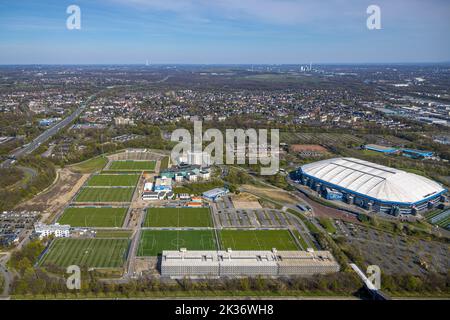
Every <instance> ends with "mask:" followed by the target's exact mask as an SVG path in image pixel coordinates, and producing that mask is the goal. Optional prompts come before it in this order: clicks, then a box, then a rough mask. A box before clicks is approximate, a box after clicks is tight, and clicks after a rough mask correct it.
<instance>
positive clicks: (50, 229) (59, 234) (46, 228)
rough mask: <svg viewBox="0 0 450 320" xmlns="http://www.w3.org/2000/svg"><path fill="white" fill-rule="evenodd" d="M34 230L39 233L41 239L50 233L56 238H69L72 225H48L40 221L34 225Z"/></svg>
mask: <svg viewBox="0 0 450 320" xmlns="http://www.w3.org/2000/svg"><path fill="white" fill-rule="evenodd" d="M34 231H35V232H36V233H37V234H38V235H39V239H43V238H45V237H48V236H50V235H53V236H55V237H56V238H67V237H69V236H70V225H68V224H59V223H55V224H49V225H47V224H43V223H40V222H39V223H36V224H35V225H34Z"/></svg>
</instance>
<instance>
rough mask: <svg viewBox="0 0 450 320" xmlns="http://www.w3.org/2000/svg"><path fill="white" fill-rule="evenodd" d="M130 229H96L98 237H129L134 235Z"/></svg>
mask: <svg viewBox="0 0 450 320" xmlns="http://www.w3.org/2000/svg"><path fill="white" fill-rule="evenodd" d="M132 233H133V232H132V231H130V230H104V229H102V230H96V231H95V237H96V238H126V239H129V238H130V237H131V235H132Z"/></svg>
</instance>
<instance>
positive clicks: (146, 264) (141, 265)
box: [135, 257, 160, 276]
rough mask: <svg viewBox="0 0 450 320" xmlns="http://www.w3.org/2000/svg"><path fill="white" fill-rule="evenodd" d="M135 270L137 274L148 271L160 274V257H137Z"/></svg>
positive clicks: (148, 272) (152, 273)
mask: <svg viewBox="0 0 450 320" xmlns="http://www.w3.org/2000/svg"><path fill="white" fill-rule="evenodd" d="M135 261H136V262H135V272H136V273H137V274H141V273H147V274H151V275H154V276H155V275H156V276H159V275H160V273H159V271H158V258H157V257H145V258H136V260H135Z"/></svg>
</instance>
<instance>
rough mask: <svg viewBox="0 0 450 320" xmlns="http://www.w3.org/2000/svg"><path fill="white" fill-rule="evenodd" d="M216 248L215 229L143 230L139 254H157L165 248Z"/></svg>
mask: <svg viewBox="0 0 450 320" xmlns="http://www.w3.org/2000/svg"><path fill="white" fill-rule="evenodd" d="M180 248H186V249H187V250H216V241H215V238H214V230H143V231H142V234H141V239H140V240H139V248H138V252H137V255H138V256H157V255H158V254H161V253H162V251H163V250H179V249H180Z"/></svg>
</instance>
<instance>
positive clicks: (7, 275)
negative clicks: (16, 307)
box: [0, 255, 13, 299]
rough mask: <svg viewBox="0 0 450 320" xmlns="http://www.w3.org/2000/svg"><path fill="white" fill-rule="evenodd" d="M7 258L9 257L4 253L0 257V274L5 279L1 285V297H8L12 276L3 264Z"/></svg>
mask: <svg viewBox="0 0 450 320" xmlns="http://www.w3.org/2000/svg"><path fill="white" fill-rule="evenodd" d="M8 259H9V257H8V255H4V256H1V257H0V274H1V275H2V277H3V279H4V281H5V282H4V286H3V291H2V292H0V298H1V299H3V298H7V297H9V289H10V285H11V282H12V277H13V276H12V275H11V273H10V272H9V271H8V269H7V268H6V266H5V265H6V262H7V261H8Z"/></svg>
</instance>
